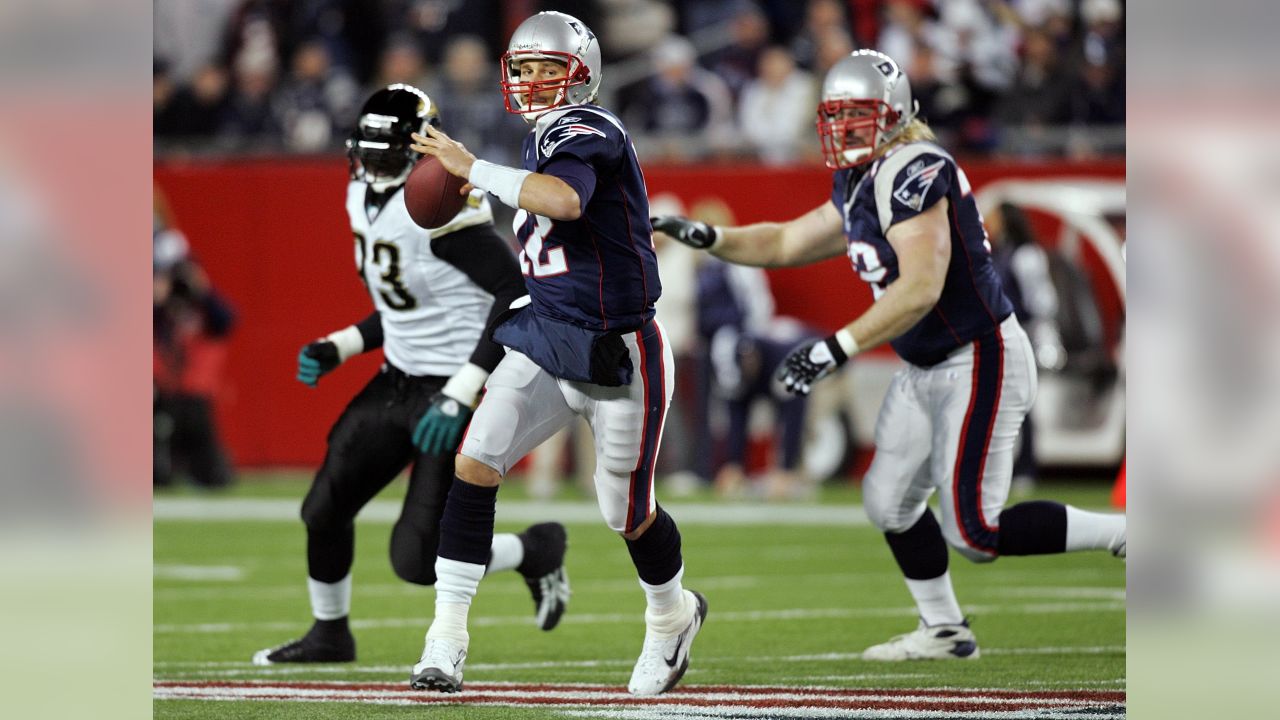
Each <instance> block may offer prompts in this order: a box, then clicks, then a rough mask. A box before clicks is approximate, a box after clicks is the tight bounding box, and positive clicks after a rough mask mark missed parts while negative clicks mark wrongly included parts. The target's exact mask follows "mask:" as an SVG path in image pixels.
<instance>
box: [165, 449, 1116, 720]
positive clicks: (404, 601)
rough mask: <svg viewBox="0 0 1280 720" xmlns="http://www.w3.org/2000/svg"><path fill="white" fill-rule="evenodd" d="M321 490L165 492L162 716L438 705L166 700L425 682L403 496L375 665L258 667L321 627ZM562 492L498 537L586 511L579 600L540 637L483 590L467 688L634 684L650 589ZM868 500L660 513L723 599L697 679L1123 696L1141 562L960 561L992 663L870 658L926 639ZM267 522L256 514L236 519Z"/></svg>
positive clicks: (712, 618)
mask: <svg viewBox="0 0 1280 720" xmlns="http://www.w3.org/2000/svg"><path fill="white" fill-rule="evenodd" d="M308 479H309V478H308V477H307V476H305V475H300V474H297V473H272V474H268V475H260V476H249V477H246V478H245V479H244V480H243V481H242V482H241V484H240V485H239V486H238V487H237V488H236V489H234V490H233V491H231V492H230V493H226V494H221V495H217V496H205V495H200V494H197V493H194V492H191V491H177V492H169V493H165V494H162V493H157V505H156V520H155V525H154V528H155V530H154V532H155V538H154V542H155V559H154V561H155V584H154V623H155V625H154V658H155V660H154V662H155V666H154V676H155V679H156V681H157V696H158V697H157V699H156V700H155V706H154V709H155V716H156V717H162V718H233V717H234V718H302V717H306V718H329V717H334V718H337V717H343V718H350V717H360V718H382V717H408V716H409V714H410V713H419V714H421V713H422V712H423V711H424V708H419V707H406V706H401V705H386V704H382V705H379V704H369V703H367V702H360V703H359V704H356V703H355V702H353V701H332V702H326V703H319V702H300V701H294V700H289V699H277V700H269V701H257V700H240V701H238V702H216V701H210V700H186V699H167V698H168V697H170V696H169V695H166V694H164V693H162V692H161V690H160V688H161V687H163V686H166V685H182V684H184V683H190V684H198V683H208V682H226V683H243V682H244V681H270V682H273V683H285V682H287V683H301V682H305V681H325V682H328V683H364V684H389V685H387V686H386V687H389V688H397V689H407V679H408V674H409V667H410V666H411V665H412V664H413V662H415V661H416V660H417V657H418V654H419V653H420V651H421V649H422V636H423V633H424V632H425V630H426V628H427V625H428V624H429V623H430V617H431V611H432V602H433V598H434V593H433V591H432V589H431V588H423V587H417V586H412V585H408V584H406V583H403V582H401V581H399V580H398V579H397V578H396V577H395V576H394V574H393V573H392V571H391V568H390V565H389V562H388V560H387V543H388V538H389V534H390V530H391V524H390V519H391V518H393V517H394V514H395V510H396V500H395V498H396V495H397V494H398V493H400V492H402V491H403V490H402V488H401V487H399V486H398V485H396V486H393V487H392V488H390V489H388V491H387V492H386V493H384V495H383V496H382V497H380V498H379V499H378V500H375V504H374V505H373V506H371V507H370V508H369V511H370V512H369V515H370V517H369V518H368V519H363V518H362V519H361V520H360V521H359V522H358V524H357V533H356V534H357V555H356V565H355V569H354V580H355V590H354V599H353V610H352V619H353V625H354V628H355V633H356V638H357V642H358V648H359V661H358V662H357V663H354V664H347V665H326V666H310V667H307V666H302V667H293V666H276V667H268V668H259V667H255V666H253V665H251V664H250V662H249V658H250V656H251V655H252V654H253V652H254V651H256V650H258V649H261V648H264V647H268V646H272V645H276V644H279V643H280V642H282V641H285V640H288V639H291V638H293V637H297V636H298V635H299V634H301V633H302V632H304V631H305V630H306V629H307V627H308V626H309V624H310V616H309V610H308V605H307V593H306V585H305V578H306V565H305V553H304V547H305V537H304V532H303V528H302V524H301V522H300V521H298V520H297V519H296V511H297V505H298V503H299V502H300V501H301V498H302V496H303V494H304V493H305V491H306V487H307V482H308ZM1107 491H1108V488H1107V487H1106V486H1105V485H1103V484H1074V485H1073V484H1053V485H1047V486H1045V487H1044V488H1043V489H1042V491H1041V492H1040V495H1041V496H1045V497H1054V498H1056V499H1063V500H1067V501H1069V502H1072V503H1073V504H1076V505H1079V506H1081V507H1091V508H1103V507H1105V503H1106V497H1107ZM566 494H567V495H568V496H569V497H567V499H566V500H564V501H561V502H559V503H557V504H555V505H538V504H535V503H531V502H527V501H526V500H525V499H524V498H523V497H522V488H520V487H519V486H518V485H514V483H513V486H512V487H507V488H504V490H503V493H502V495H501V496H500V498H499V506H498V528H497V529H498V531H499V532H502V531H516V530H519V529H522V528H523V527H524V525H525V524H526V522H525V519H526V518H528V517H529V516H538V514H539V512H540V511H543V510H545V511H546V513H547V514H546V515H545V516H543V517H544V519H561V518H558V517H556V513H557V512H560V513H563V514H566V515H567V516H569V517H572V518H573V520H574V521H573V522H567V523H566V525H567V526H568V528H569V538H570V550H569V555H568V558H567V563H568V567H569V573H570V577H571V580H572V583H573V593H574V594H573V601H572V603H571V605H570V608H569V612H568V614H567V615H566V616H565V618H564V620H563V622H562V623H561V625H560V627H558V628H557V629H556V630H554V631H553V632H550V633H543V632H540V631H538V630H537V629H536V628H535V627H534V626H533V625H532V617H533V613H532V603H531V601H530V599H529V596H528V591H527V589H526V588H525V586H524V584H523V583H522V582H521V580H520V578H519V576H518V575H516V574H515V573H503V574H498V575H495V576H493V577H490V578H486V580H485V581H484V582H483V583H482V585H481V587H480V593H479V595H478V597H477V598H476V601H475V604H474V606H473V608H472V612H471V618H472V626H471V647H470V656H469V659H468V664H467V669H466V681H467V683H468V685H469V686H478V687H481V688H484V687H486V684H492V683H504V682H506V683H529V684H538V685H541V684H558V683H589V684H597V685H607V686H613V687H614V688H619V689H620V688H621V687H622V686H625V684H626V681H627V678H628V677H629V674H630V668H631V664H632V663H633V662H634V660H635V655H636V653H637V652H638V651H639V648H640V643H641V639H642V637H643V633H644V626H643V620H642V612H643V609H644V597H643V594H642V593H641V591H640V589H639V587H638V586H637V585H636V580H635V575H634V570H633V568H632V566H631V563H630V558H629V557H628V555H627V551H626V547H625V546H624V544H623V543H622V541H621V540H620V539H619V538H618V537H617V536H616V535H614V534H613V533H611V532H609V531H608V530H607V529H606V528H605V527H604V525H603V523H601V522H599V521H596V522H591V521H590V520H589V511H590V509H591V507H592V506H589V505H587V502H588V501H586V500H585V499H581V498H577V497H573V495H574V493H573V492H572V491H566ZM659 497H660V498H661V497H662V491H661V489H659ZM857 503H858V494H857V491H856V489H853V488H848V487H840V488H828V489H824V492H823V494H822V498H821V500H820V501H819V503H818V504H817V505H816V506H814V507H812V508H811V510H808V511H806V510H805V509H804V508H803V507H802V506H794V505H789V506H777V507H779V508H783V509H785V510H786V513H787V514H786V515H783V514H782V513H781V512H779V513H778V514H777V517H778V521H777V522H769V521H768V520H767V519H766V520H765V521H762V522H760V523H759V524H745V525H744V524H721V523H719V522H717V518H718V517H723V518H731V517H734V516H735V514H741V513H742V512H744V511H749V510H757V511H758V510H759V509H760V508H761V506H760V505H758V504H733V503H721V504H718V505H717V504H715V503H714V501H713V500H712V499H711V498H710V497H697V498H692V499H690V500H688V501H680V502H676V501H672V502H670V503H669V504H668V503H665V502H664V505H665V506H667V507H668V509H669V510H670V512H671V513H672V515H673V516H674V517H675V518H676V519H677V520H678V521H679V520H681V511H682V508H683V509H685V511H686V514H688V515H689V516H690V517H697V518H698V520H697V521H689V522H682V523H681V532H682V534H683V537H684V557H685V565H686V575H685V584H686V586H687V587H691V588H694V589H698V590H701V591H702V592H703V593H704V594H705V595H706V596H707V598H708V600H709V603H710V613H709V615H708V618H707V624H706V626H705V629H704V631H703V633H702V634H700V635H699V636H698V639H697V642H696V645H695V648H694V653H693V662H692V665H691V667H690V669H689V672H688V674H687V675H686V676H685V679H684V681H683V682H682V687H688V688H694V689H696V688H697V687H698V686H703V685H733V686H752V685H768V686H795V687H796V688H808V687H823V688H877V689H891V688H934V689H937V688H961V689H983V690H989V689H1007V690H1016V691H1026V692H1033V691H1034V692H1049V691H1052V692H1064V691H1076V690H1079V691H1108V692H1111V693H1113V694H1114V693H1116V692H1121V691H1123V690H1124V683H1125V651H1124V645H1125V611H1124V610H1125V601H1124V588H1125V566H1124V564H1123V563H1122V562H1120V561H1117V560H1115V559H1113V558H1111V557H1110V556H1109V555H1107V554H1105V553H1080V554H1074V555H1066V556H1057V557H1048V558H1005V559H1001V560H1000V561H999V562H997V563H995V564H994V565H986V566H974V565H970V564H969V563H967V562H966V561H964V560H963V559H961V558H960V557H959V556H958V555H955V554H953V555H952V565H951V571H952V575H953V577H954V578H955V584H956V589H957V592H958V594H959V596H960V600H961V603H962V604H963V605H964V607H965V611H966V612H967V613H969V615H970V616H971V621H972V625H973V628H974V630H975V632H976V633H977V635H978V639H979V643H980V647H981V650H982V657H981V659H979V660H976V661H968V662H958V661H955V662H932V663H912V664H889V665H885V664H875V663H868V662H863V661H861V660H859V659H857V653H858V652H859V651H861V650H862V649H863V648H865V647H866V646H868V645H870V644H874V643H876V642H880V641H883V640H885V639H887V638H888V637H890V636H891V635H894V634H897V633H900V632H906V631H908V630H910V629H912V628H914V626H915V617H914V612H913V609H912V605H911V602H910V599H909V597H908V595H907V593H906V589H905V587H904V586H903V583H902V579H901V577H900V575H899V574H898V572H897V569H896V566H895V565H894V563H893V560H892V558H891V556H890V554H889V551H888V549H887V547H886V546H885V544H884V541H883V539H882V538H881V537H880V535H879V533H878V532H877V531H875V529H874V528H871V527H870V526H868V525H866V524H865V522H863V523H858V522H857V519H858V518H860V517H861V511H860V509H859V508H857ZM771 507H772V506H771ZM845 509H847V512H846V511H845ZM570 511H572V512H570ZM250 513H252V514H253V515H254V516H255V519H239V518H240V517H241V515H242V514H243V515H248V514H250ZM808 516H812V517H811V518H810V517H808ZM831 518H847V520H846V521H843V522H842V521H840V520H834V521H833V520H831ZM817 523H828V524H817ZM301 687H305V686H301ZM387 692H390V690H388V691H387ZM465 694H466V693H464V695H465ZM433 699H435V698H433ZM624 706H625V703H620V704H618V708H619V710H618V712H619V713H623V714H617V715H611V714H609V712H611V711H609V710H608V709H607V708H606V709H605V710H599V708H598V707H595V706H592V707H593V708H595V709H594V710H592V712H595V713H596V714H594V715H589V716H592V717H637V718H639V717H650V715H635V714H632V715H627V714H625V707H624ZM704 710H705V709H704ZM429 711H430V712H431V714H432V715H431V716H432V717H433V718H441V719H449V720H451V719H454V718H559V717H565V716H566V712H567V711H566V710H565V708H563V707H557V706H554V705H549V706H545V707H521V706H513V707H502V706H484V707H481V706H476V705H457V704H454V705H443V704H436V705H434V706H433V707H431V708H430V709H429ZM699 712H702V711H699ZM601 713H603V714H601ZM677 715H678V716H680V717H693V716H695V715H688V714H685V715H679V714H678V712H677V711H676V710H675V709H673V710H672V711H671V714H670V715H663V714H659V715H653V717H663V716H677ZM697 716H701V715H697ZM757 716H759V715H757ZM895 717H896V716H895ZM1018 717H1022V716H1018ZM1026 717H1041V715H1027V716H1026ZM1044 717H1050V715H1044ZM1053 717H1057V716H1056V715H1053Z"/></svg>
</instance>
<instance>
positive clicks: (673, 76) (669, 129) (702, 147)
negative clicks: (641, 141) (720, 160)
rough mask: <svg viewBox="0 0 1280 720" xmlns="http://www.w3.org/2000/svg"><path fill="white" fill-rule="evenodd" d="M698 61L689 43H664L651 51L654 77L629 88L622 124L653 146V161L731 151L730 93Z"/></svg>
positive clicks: (672, 40) (676, 39) (677, 39)
mask: <svg viewBox="0 0 1280 720" xmlns="http://www.w3.org/2000/svg"><path fill="white" fill-rule="evenodd" d="M696 59H697V58H696V55H695V52H694V49H693V45H692V44H690V43H689V41H688V40H686V39H684V38H682V37H678V36H671V37H669V38H667V39H666V40H663V41H662V43H660V44H659V45H658V47H656V48H654V51H653V64H654V68H655V69H656V70H657V71H658V72H657V74H655V75H653V76H651V77H650V78H648V79H647V80H646V81H644V82H643V83H641V84H640V85H639V86H632V88H629V92H627V93H626V94H625V95H624V97H623V98H622V101H621V108H620V110H621V111H620V113H619V114H620V115H621V116H622V119H623V122H625V123H626V124H627V125H628V126H630V127H632V128H637V129H639V130H641V131H642V132H643V133H645V134H646V135H649V136H651V137H650V140H652V141H655V142H653V143H652V145H651V146H650V149H649V151H648V153H647V154H648V155H650V156H651V157H665V158H668V159H685V160H688V159H697V158H701V157H705V156H706V155H707V154H708V153H709V152H713V151H716V150H721V149H725V148H727V147H728V146H729V145H730V138H731V136H732V112H733V102H732V99H731V97H730V95H729V90H728V88H727V87H725V85H724V82H723V81H722V80H720V78H718V77H716V75H715V74H714V73H711V72H709V71H707V70H704V69H703V68H701V67H699V66H698V65H697V63H696Z"/></svg>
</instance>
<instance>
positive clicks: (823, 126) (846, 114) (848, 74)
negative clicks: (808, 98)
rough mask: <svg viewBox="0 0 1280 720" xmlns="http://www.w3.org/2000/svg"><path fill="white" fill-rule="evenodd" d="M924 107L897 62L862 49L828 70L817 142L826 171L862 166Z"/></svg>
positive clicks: (824, 82)
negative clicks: (913, 93)
mask: <svg viewBox="0 0 1280 720" xmlns="http://www.w3.org/2000/svg"><path fill="white" fill-rule="evenodd" d="M918 112H919V104H918V103H916V102H915V100H914V99H912V97H911V83H910V82H909V81H908V80H907V74H906V73H904V72H902V68H900V67H898V63H896V62H894V61H893V59H892V58H890V57H889V56H888V55H885V54H884V53H882V52H877V51H875V50H858V51H856V52H853V53H851V54H850V55H849V56H848V57H846V58H844V59H842V60H840V61H839V62H837V63H836V64H835V65H833V66H831V69H830V70H828V71H827V77H826V78H825V79H824V80H823V81H822V98H821V100H820V101H819V103H818V120H817V126H818V140H819V141H820V142H821V143H822V155H823V159H824V160H825V161H826V163H827V167H829V168H832V169H840V168H847V167H854V166H856V165H861V164H863V163H865V162H867V161H868V160H870V159H871V158H872V157H874V156H875V152H876V150H879V149H880V148H881V147H883V146H884V145H885V144H887V143H889V142H890V141H892V140H893V139H894V138H895V137H897V136H898V134H899V133H901V132H902V131H903V130H904V129H906V127H907V125H908V124H910V122H911V121H912V120H913V119H915V116H916V113H918Z"/></svg>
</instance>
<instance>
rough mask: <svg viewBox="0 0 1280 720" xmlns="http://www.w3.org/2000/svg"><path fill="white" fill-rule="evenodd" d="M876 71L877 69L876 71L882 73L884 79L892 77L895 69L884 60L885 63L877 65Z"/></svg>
mask: <svg viewBox="0 0 1280 720" xmlns="http://www.w3.org/2000/svg"><path fill="white" fill-rule="evenodd" d="M876 69H877V70H879V71H880V72H882V73H884V76H885V77H893V74H894V70H895V69H896V68H894V67H893V63H891V62H889V61H888V60H886V61H884V62H882V63H880V64H879V65H876Z"/></svg>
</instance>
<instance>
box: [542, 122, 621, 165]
mask: <svg viewBox="0 0 1280 720" xmlns="http://www.w3.org/2000/svg"><path fill="white" fill-rule="evenodd" d="M571 119H573V120H576V119H577V118H571ZM584 135H599V136H600V137H605V134H604V131H603V130H597V129H596V128H593V127H591V126H590V125H586V124H584V123H579V122H572V123H563V122H562V123H561V124H559V125H556V126H555V127H553V128H551V129H550V130H548V131H547V134H546V135H544V136H542V144H541V145H540V146H539V150H540V151H541V152H542V156H543V157H549V156H550V155H551V153H553V152H555V151H556V149H557V148H559V147H560V146H561V145H563V144H565V143H566V142H569V141H570V140H572V139H574V138H576V137H582V136H584Z"/></svg>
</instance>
